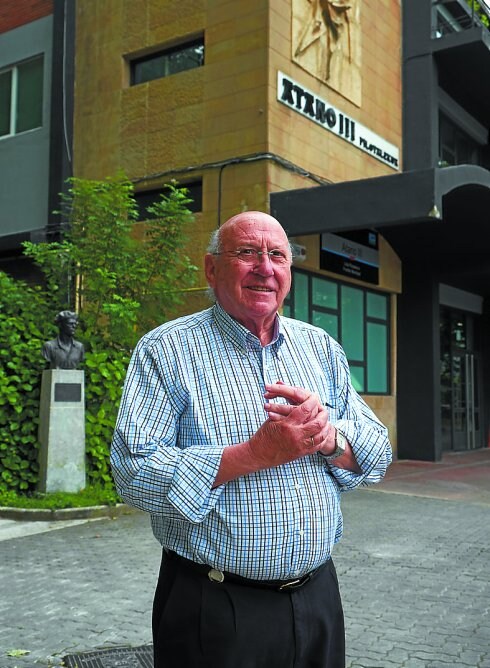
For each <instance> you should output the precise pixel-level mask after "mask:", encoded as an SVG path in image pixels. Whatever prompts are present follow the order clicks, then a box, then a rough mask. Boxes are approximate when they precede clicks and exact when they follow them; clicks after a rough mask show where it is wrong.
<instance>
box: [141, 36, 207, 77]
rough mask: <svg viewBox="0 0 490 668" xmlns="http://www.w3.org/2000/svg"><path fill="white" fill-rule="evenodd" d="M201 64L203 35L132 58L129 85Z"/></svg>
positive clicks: (202, 63) (202, 62) (202, 60)
mask: <svg viewBox="0 0 490 668" xmlns="http://www.w3.org/2000/svg"><path fill="white" fill-rule="evenodd" d="M202 65H204V38H203V37H201V38H200V39H196V40H193V41H192V42H187V43H186V44H179V45H178V46H174V47H172V48H171V49H165V51H158V53H152V54H151V55H150V56H144V57H142V58H137V59H135V60H132V61H131V62H130V70H131V86H136V85H137V84H140V83H145V81H152V80H153V79H161V78H162V77H169V76H170V75H171V74H178V73H179V72H183V71H184V70H191V69H193V68H194V67H201V66H202Z"/></svg>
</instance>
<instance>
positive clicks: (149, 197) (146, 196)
mask: <svg viewBox="0 0 490 668" xmlns="http://www.w3.org/2000/svg"><path fill="white" fill-rule="evenodd" d="M202 185H203V184H202V179H195V180H192V181H187V182H185V183H179V184H178V186H179V187H180V188H188V189H189V197H191V198H192V202H191V203H190V204H189V205H188V208H189V210H190V211H192V213H200V212H201V211H202ZM164 191H165V188H164V187H161V188H150V189H148V190H138V191H135V193H134V199H135V202H136V205H137V208H138V219H137V222H138V223H142V222H144V221H145V220H151V218H152V216H150V215H148V214H147V213H145V211H146V208H147V207H148V206H151V205H152V204H153V203H155V202H157V201H159V199H160V195H161V194H162V193H163V192H164Z"/></svg>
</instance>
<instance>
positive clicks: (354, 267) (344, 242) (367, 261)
mask: <svg viewBox="0 0 490 668" xmlns="http://www.w3.org/2000/svg"><path fill="white" fill-rule="evenodd" d="M320 268H321V269H325V270H326V271H333V272H335V273H336V274H342V275H343V276H350V278H357V279H359V280H360V281H366V282H367V283H374V284H376V285H377V284H378V282H379V280H378V278H379V252H378V235H377V233H376V232H374V231H373V230H353V231H351V232H342V236H340V235H337V234H330V233H329V232H326V233H325V234H322V235H321V248H320Z"/></svg>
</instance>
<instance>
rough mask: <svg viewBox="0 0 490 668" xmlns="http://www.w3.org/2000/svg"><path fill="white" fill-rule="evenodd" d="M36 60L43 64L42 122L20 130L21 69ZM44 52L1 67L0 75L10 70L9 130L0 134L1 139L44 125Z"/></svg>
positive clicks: (40, 103)
mask: <svg viewBox="0 0 490 668" xmlns="http://www.w3.org/2000/svg"><path fill="white" fill-rule="evenodd" d="M34 61H40V65H41V71H42V78H41V85H40V90H41V96H40V99H39V109H38V111H39V114H40V123H39V125H33V126H32V127H28V128H25V129H23V130H18V122H19V118H18V117H19V114H18V108H19V81H18V79H19V69H20V68H22V67H23V66H24V65H27V64H28V63H32V62H34ZM44 61H45V59H44V53H38V54H36V55H34V56H31V57H30V58H26V59H25V60H22V61H19V62H17V63H14V64H12V65H9V66H8V67H2V68H0V76H2V75H4V74H7V73H9V72H10V101H9V123H8V125H9V131H8V132H6V133H3V134H0V141H1V140H2V139H6V138H8V137H16V136H18V135H21V134H24V133H26V132H32V131H33V130H39V129H40V128H42V127H43V122H44V118H43V117H44V108H43V106H44V77H45V73H44Z"/></svg>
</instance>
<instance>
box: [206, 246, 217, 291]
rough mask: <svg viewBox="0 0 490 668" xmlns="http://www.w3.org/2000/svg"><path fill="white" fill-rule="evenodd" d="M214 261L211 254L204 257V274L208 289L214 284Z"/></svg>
mask: <svg viewBox="0 0 490 668" xmlns="http://www.w3.org/2000/svg"><path fill="white" fill-rule="evenodd" d="M215 262H216V259H215V257H214V255H212V254H211V253H206V255H205V256H204V273H205V275H206V280H207V282H208V284H209V286H210V287H212V288H214V285H215V282H216V266H215Z"/></svg>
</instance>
